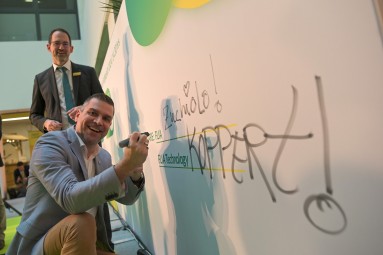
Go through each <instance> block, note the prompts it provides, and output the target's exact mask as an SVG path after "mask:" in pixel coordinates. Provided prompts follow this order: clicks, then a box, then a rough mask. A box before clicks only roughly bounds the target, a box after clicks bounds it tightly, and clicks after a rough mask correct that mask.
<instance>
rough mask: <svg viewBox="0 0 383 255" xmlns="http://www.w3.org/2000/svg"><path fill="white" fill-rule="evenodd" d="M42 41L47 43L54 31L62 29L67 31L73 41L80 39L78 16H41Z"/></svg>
mask: <svg viewBox="0 0 383 255" xmlns="http://www.w3.org/2000/svg"><path fill="white" fill-rule="evenodd" d="M40 22H41V39H42V40H45V41H47V40H48V37H49V33H50V32H51V31H52V29H54V28H57V27H61V28H64V29H65V30H67V31H68V32H69V34H70V37H71V39H72V40H78V39H80V34H79V32H78V29H77V19H76V14H41V15H40Z"/></svg>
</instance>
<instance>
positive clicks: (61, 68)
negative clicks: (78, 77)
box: [57, 66, 67, 72]
mask: <svg viewBox="0 0 383 255" xmlns="http://www.w3.org/2000/svg"><path fill="white" fill-rule="evenodd" d="M57 69H58V70H59V71H60V72H65V71H66V70H67V68H66V67H65V66H59V67H57Z"/></svg>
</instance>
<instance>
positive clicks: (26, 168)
mask: <svg viewBox="0 0 383 255" xmlns="http://www.w3.org/2000/svg"><path fill="white" fill-rule="evenodd" d="M24 174H25V177H28V176H29V166H28V165H24ZM18 177H20V178H21V177H22V176H21V173H20V170H19V169H18V168H16V169H15V171H13V178H14V180H15V184H18V183H17V182H16V180H17V178H18Z"/></svg>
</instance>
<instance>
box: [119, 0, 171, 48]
mask: <svg viewBox="0 0 383 255" xmlns="http://www.w3.org/2000/svg"><path fill="white" fill-rule="evenodd" d="M171 5H172V0H126V1H125V6H126V11H127V13H128V20H129V26H130V29H131V31H132V34H133V37H134V39H135V40H136V41H137V43H138V44H140V45H141V46H148V45H150V44H152V43H153V42H154V41H155V40H156V39H157V38H158V36H159V35H160V34H161V31H162V29H163V27H164V26H165V22H166V19H167V17H168V14H169V10H170V7H171Z"/></svg>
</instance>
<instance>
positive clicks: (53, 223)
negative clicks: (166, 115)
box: [7, 93, 149, 255]
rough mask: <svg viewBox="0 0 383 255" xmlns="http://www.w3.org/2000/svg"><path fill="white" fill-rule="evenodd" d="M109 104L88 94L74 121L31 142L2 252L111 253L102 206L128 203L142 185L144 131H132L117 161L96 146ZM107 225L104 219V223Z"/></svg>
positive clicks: (145, 151) (145, 147) (19, 254)
mask: <svg viewBox="0 0 383 255" xmlns="http://www.w3.org/2000/svg"><path fill="white" fill-rule="evenodd" d="M114 110H115V109H114V104H113V101H112V99H111V98H110V97H108V96H107V95H105V94H103V93H99V94H94V95H92V96H91V97H89V99H87V100H86V101H85V103H84V104H83V106H82V107H81V108H80V109H79V110H78V111H77V112H76V117H75V120H76V125H75V126H72V127H70V128H68V129H66V130H62V131H58V132H48V133H46V134H44V135H43V136H41V137H40V138H39V139H38V141H37V142H36V144H35V147H34V150H33V153H32V158H31V161H30V167H29V180H28V191H27V196H26V198H25V204H24V210H23V217H22V220H21V223H20V225H19V226H18V227H17V232H16V235H15V237H14V238H13V240H12V243H11V245H10V247H9V249H8V252H7V254H12V255H37V254H39V255H40V254H45V255H55V254H62V255H66V254H68V255H84V254H86V255H96V254H97V255H102V254H114V253H113V250H112V248H111V247H110V246H109V244H108V240H107V234H106V226H105V221H104V220H103V217H104V214H103V212H102V211H103V208H104V207H103V206H102V205H103V204H104V203H105V202H106V201H108V200H113V199H116V200H117V201H118V202H120V203H122V204H125V205H128V204H133V203H134V202H135V201H136V200H137V199H138V197H139V195H140V193H141V191H142V190H143V188H144V184H145V178H144V174H143V163H144V162H145V160H146V158H147V155H148V143H149V141H148V139H147V136H146V135H141V134H140V133H139V132H134V133H133V134H132V135H131V136H130V144H129V146H128V147H127V148H124V153H123V156H122V158H121V160H120V161H119V162H117V163H116V164H115V165H112V160H111V156H110V154H109V153H108V152H107V151H106V150H105V149H103V148H101V147H100V146H99V142H100V140H101V139H102V138H104V137H105V135H106V134H107V132H108V130H109V128H110V126H111V124H112V119H113V115H114ZM109 225H110V222H109Z"/></svg>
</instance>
